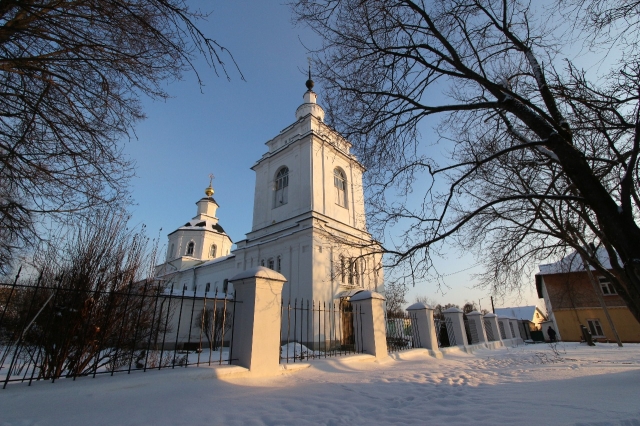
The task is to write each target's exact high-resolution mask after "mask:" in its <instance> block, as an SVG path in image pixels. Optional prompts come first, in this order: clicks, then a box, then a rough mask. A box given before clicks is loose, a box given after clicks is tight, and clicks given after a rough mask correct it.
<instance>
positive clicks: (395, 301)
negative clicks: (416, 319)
mask: <svg viewBox="0 0 640 426" xmlns="http://www.w3.org/2000/svg"><path fill="white" fill-rule="evenodd" d="M406 294H407V287H406V285H405V284H404V283H402V282H397V281H392V282H388V283H386V284H385V286H384V297H385V299H386V305H387V314H390V315H396V314H399V313H402V306H403V305H404V304H405V303H406V302H407V300H406V298H405V296H406Z"/></svg>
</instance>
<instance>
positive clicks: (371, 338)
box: [349, 290, 388, 358]
mask: <svg viewBox="0 0 640 426" xmlns="http://www.w3.org/2000/svg"><path fill="white" fill-rule="evenodd" d="M384 300H385V299H384V296H383V295H381V294H380V293H376V292H374V291H369V290H364V291H361V292H359V293H356V294H355V295H354V296H352V297H351V299H350V300H349V301H350V302H351V304H352V305H353V328H354V331H355V338H356V350H357V351H362V352H364V353H367V354H370V355H373V356H375V357H376V358H384V357H387V356H388V353H387V331H386V327H385V323H384Z"/></svg>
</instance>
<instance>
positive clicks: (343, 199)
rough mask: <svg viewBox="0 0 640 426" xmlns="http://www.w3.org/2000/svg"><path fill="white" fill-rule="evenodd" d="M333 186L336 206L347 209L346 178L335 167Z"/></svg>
mask: <svg viewBox="0 0 640 426" xmlns="http://www.w3.org/2000/svg"><path fill="white" fill-rule="evenodd" d="M333 185H334V186H335V187H336V204H337V205H339V206H342V207H347V177H346V176H345V175H344V172H343V171H342V170H340V169H339V168H337V167H336V168H335V169H333Z"/></svg>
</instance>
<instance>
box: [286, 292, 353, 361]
mask: <svg viewBox="0 0 640 426" xmlns="http://www.w3.org/2000/svg"><path fill="white" fill-rule="evenodd" d="M281 314H282V326H281V347H280V360H281V362H283V363H290V362H301V361H304V360H308V359H318V358H327V357H334V356H342V355H349V354H355V353H363V352H364V351H363V341H362V318H361V317H362V309H361V307H358V306H354V305H352V304H351V303H349V302H348V301H345V300H342V301H334V302H318V301H314V300H303V299H301V300H298V299H294V300H293V301H291V300H289V301H286V302H285V301H284V300H283V301H282V305H281Z"/></svg>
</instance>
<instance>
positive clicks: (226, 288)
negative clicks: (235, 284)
mask: <svg viewBox="0 0 640 426" xmlns="http://www.w3.org/2000/svg"><path fill="white" fill-rule="evenodd" d="M227 291H229V280H228V279H226V278H225V280H224V281H222V292H223V293H225V294H226V293H227Z"/></svg>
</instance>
